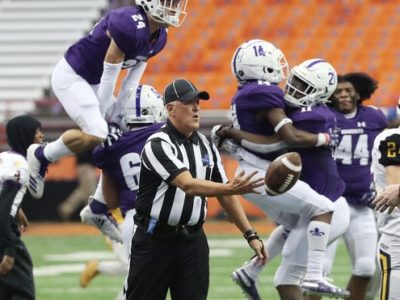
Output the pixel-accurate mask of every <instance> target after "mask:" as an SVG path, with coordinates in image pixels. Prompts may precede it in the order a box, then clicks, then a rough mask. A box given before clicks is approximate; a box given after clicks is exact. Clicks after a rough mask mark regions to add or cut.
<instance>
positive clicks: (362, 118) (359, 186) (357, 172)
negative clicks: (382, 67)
mask: <svg viewBox="0 0 400 300" xmlns="http://www.w3.org/2000/svg"><path fill="white" fill-rule="evenodd" d="M332 112H333V113H334V114H335V116H336V122H337V123H336V126H337V127H338V128H339V130H340V131H339V143H338V146H337V149H336V154H335V159H336V164H337V167H338V171H339V175H340V177H341V178H342V179H343V180H344V182H345V183H346V190H345V192H344V194H343V196H344V197H345V198H346V200H347V201H348V202H349V203H351V204H354V205H366V204H368V203H369V201H370V200H371V198H372V197H373V194H374V192H373V184H372V175H371V170H370V168H371V161H372V157H371V151H372V146H373V143H374V140H375V138H376V136H377V135H378V134H379V133H380V132H381V131H382V130H383V129H384V128H385V127H386V126H387V121H386V117H385V115H384V114H383V113H382V111H381V110H379V109H377V108H375V107H372V106H363V105H361V106H358V107H357V112H356V114H355V115H354V116H352V117H348V116H346V115H344V114H342V113H340V112H338V111H337V110H335V109H332Z"/></svg>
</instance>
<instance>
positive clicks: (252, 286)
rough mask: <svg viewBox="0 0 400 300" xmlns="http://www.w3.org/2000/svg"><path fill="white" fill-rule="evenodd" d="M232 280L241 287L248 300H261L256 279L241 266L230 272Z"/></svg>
mask: <svg viewBox="0 0 400 300" xmlns="http://www.w3.org/2000/svg"><path fill="white" fill-rule="evenodd" d="M232 279H233V282H235V283H236V284H237V285H238V286H240V288H241V289H242V291H243V293H244V294H245V296H246V297H247V298H248V299H250V300H261V297H260V294H259V293H258V290H257V286H256V280H255V279H253V278H251V277H250V276H249V275H248V274H247V272H246V271H245V270H244V269H243V268H239V269H237V270H236V271H234V272H233V273H232Z"/></svg>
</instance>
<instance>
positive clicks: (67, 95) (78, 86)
mask: <svg viewBox="0 0 400 300" xmlns="http://www.w3.org/2000/svg"><path fill="white" fill-rule="evenodd" d="M51 86H52V88H53V91H54V93H55V95H56V96H57V98H58V100H59V101H60V102H61V104H62V106H63V107H64V109H65V111H66V113H67V114H68V115H69V116H70V117H71V119H72V120H74V122H75V123H76V124H77V125H78V126H79V128H80V129H82V131H83V132H84V133H86V134H90V135H93V136H96V137H99V138H102V139H105V138H106V137H107V134H108V128H107V122H106V121H105V120H104V116H102V115H101V113H100V107H99V105H100V104H99V100H98V97H97V95H96V91H97V89H98V85H90V84H89V83H88V82H87V81H86V80H85V79H83V78H82V77H81V76H79V75H78V74H76V73H75V71H74V70H73V69H72V68H71V66H70V65H69V64H68V62H67V61H66V60H65V58H62V59H61V60H60V61H59V62H58V63H57V65H56V66H55V68H54V70H53V74H52V77H51Z"/></svg>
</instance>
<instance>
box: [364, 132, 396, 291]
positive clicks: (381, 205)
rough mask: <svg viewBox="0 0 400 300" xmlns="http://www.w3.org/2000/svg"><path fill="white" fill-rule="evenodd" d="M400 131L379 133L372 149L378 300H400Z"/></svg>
mask: <svg viewBox="0 0 400 300" xmlns="http://www.w3.org/2000/svg"><path fill="white" fill-rule="evenodd" d="M399 153H400V128H393V129H386V130H384V131H383V132H382V133H380V134H379V135H378V136H377V137H376V139H375V142H374V146H373V149H372V166H371V170H372V173H373V177H374V181H375V186H376V189H377V192H378V196H377V197H376V199H375V200H374V201H373V204H374V205H376V209H377V210H378V211H379V213H378V227H379V231H380V232H381V234H382V235H381V237H380V239H379V242H378V251H377V256H378V261H379V264H380V268H381V275H382V280H381V297H380V299H400V289H399V285H398V282H400V255H399V254H400V207H399V204H400V199H399V198H400V197H399V186H400V185H399V184H400V168H399V165H400V155H399Z"/></svg>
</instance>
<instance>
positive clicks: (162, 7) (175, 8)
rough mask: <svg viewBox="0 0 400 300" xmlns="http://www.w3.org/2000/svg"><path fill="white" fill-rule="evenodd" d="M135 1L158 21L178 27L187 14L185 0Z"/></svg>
mask: <svg viewBox="0 0 400 300" xmlns="http://www.w3.org/2000/svg"><path fill="white" fill-rule="evenodd" d="M135 2H136V5H138V6H141V7H143V9H144V10H145V11H146V12H147V13H148V14H149V15H150V16H151V18H152V19H153V20H154V21H156V22H159V23H163V24H168V25H171V26H175V27H179V26H181V25H182V23H183V21H184V20H185V18H186V15H187V13H186V5H187V0H135Z"/></svg>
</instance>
